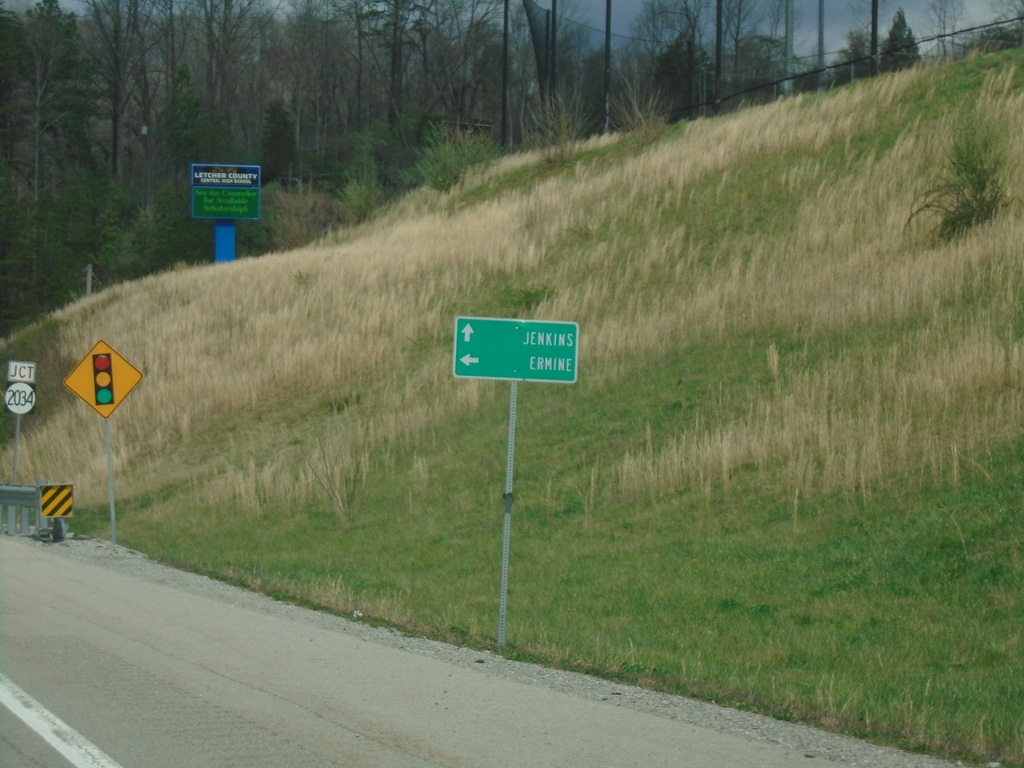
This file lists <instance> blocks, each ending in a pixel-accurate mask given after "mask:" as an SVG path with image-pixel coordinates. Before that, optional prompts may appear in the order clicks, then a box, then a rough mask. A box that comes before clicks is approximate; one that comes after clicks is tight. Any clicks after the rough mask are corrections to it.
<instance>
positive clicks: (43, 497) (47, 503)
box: [39, 485, 74, 517]
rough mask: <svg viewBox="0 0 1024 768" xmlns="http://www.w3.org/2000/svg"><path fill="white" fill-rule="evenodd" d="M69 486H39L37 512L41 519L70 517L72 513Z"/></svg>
mask: <svg viewBox="0 0 1024 768" xmlns="http://www.w3.org/2000/svg"><path fill="white" fill-rule="evenodd" d="M73 499H74V492H73V486H71V485H40V486H39V512H40V514H41V515H42V516H43V517H71V515H72V514H73V513H74V505H73V503H72V502H73Z"/></svg>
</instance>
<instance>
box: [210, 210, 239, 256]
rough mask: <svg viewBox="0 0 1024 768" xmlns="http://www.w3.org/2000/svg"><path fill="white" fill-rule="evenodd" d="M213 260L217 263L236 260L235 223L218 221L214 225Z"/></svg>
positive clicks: (226, 220)
mask: <svg viewBox="0 0 1024 768" xmlns="http://www.w3.org/2000/svg"><path fill="white" fill-rule="evenodd" d="M213 260H214V261H215V262H217V263H220V262H222V261H234V260H235V222H234V220H233V219H217V222H216V223H215V224H214V225H213Z"/></svg>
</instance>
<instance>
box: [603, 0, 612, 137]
mask: <svg viewBox="0 0 1024 768" xmlns="http://www.w3.org/2000/svg"><path fill="white" fill-rule="evenodd" d="M611 99H612V0H607V2H606V3H605V9H604V132H605V133H608V132H609V131H611V122H612V103H611Z"/></svg>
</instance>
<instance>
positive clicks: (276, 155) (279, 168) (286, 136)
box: [261, 99, 295, 184]
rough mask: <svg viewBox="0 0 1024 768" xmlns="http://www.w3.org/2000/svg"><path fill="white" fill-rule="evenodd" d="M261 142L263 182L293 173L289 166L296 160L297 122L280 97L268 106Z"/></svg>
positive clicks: (286, 176) (284, 178)
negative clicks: (290, 171) (293, 120)
mask: <svg viewBox="0 0 1024 768" xmlns="http://www.w3.org/2000/svg"><path fill="white" fill-rule="evenodd" d="M261 143H262V149H263V163H262V175H263V183H264V184H269V183H270V182H272V181H280V180H287V179H288V177H289V176H290V175H291V174H290V173H289V168H290V167H291V165H292V164H293V163H294V162H295V124H294V123H293V122H292V119H291V116H290V115H289V114H288V110H286V109H285V107H284V104H283V103H282V102H281V101H280V100H279V99H275V100H274V101H272V102H270V106H268V107H267V119H266V122H265V123H264V126H263V138H262V142H261Z"/></svg>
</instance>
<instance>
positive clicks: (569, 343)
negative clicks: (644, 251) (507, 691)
mask: <svg viewBox="0 0 1024 768" xmlns="http://www.w3.org/2000/svg"><path fill="white" fill-rule="evenodd" d="M579 336H580V328H579V325H578V324H577V323H564V322H552V321H539V320H513V319H506V318H494V317H457V318H455V350H454V360H453V362H452V373H453V374H454V375H455V376H456V378H471V379H474V378H475V379H499V380H503V381H511V382H512V392H511V395H510V398H509V408H508V456H507V459H506V464H505V493H504V495H503V496H502V499H503V500H504V502H505V526H504V534H503V536H502V546H501V596H500V598H499V601H498V647H499V648H504V647H505V624H506V618H507V614H508V559H509V543H510V541H511V538H512V474H513V471H512V470H513V464H514V459H515V446H516V405H517V399H518V394H519V390H518V385H519V382H520V381H536V382H546V383H551V384H572V383H574V382H575V381H576V372H577V352H578V350H579Z"/></svg>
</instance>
